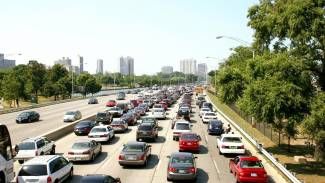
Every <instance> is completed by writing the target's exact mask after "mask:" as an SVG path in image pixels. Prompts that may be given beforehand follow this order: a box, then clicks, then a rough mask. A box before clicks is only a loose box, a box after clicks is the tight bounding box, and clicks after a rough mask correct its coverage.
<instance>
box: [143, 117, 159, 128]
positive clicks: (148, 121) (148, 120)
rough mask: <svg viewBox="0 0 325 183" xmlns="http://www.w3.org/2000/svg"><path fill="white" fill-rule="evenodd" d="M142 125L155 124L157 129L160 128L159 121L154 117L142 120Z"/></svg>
mask: <svg viewBox="0 0 325 183" xmlns="http://www.w3.org/2000/svg"><path fill="white" fill-rule="evenodd" d="M141 120H142V122H141V124H142V123H150V124H153V125H154V126H155V127H157V128H158V120H157V119H156V118H153V117H145V118H141Z"/></svg>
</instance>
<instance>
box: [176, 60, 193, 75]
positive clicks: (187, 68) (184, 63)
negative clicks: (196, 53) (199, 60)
mask: <svg viewBox="0 0 325 183" xmlns="http://www.w3.org/2000/svg"><path fill="white" fill-rule="evenodd" d="M179 63H180V68H179V70H180V72H182V73H184V74H195V75H196V74H197V65H196V60H195V59H193V58H190V59H182V60H180V62H179Z"/></svg>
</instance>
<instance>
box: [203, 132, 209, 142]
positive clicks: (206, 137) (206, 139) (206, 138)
mask: <svg viewBox="0 0 325 183" xmlns="http://www.w3.org/2000/svg"><path fill="white" fill-rule="evenodd" d="M204 137H205V141H206V142H207V143H208V136H207V135H206V134H204Z"/></svg>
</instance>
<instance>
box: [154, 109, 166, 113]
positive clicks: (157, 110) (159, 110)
mask: <svg viewBox="0 0 325 183" xmlns="http://www.w3.org/2000/svg"><path fill="white" fill-rule="evenodd" d="M154 112H164V110H163V109H155V110H154Z"/></svg>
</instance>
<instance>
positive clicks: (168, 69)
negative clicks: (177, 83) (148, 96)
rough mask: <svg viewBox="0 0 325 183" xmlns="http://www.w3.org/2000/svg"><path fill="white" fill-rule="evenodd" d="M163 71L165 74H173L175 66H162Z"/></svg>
mask: <svg viewBox="0 0 325 183" xmlns="http://www.w3.org/2000/svg"><path fill="white" fill-rule="evenodd" d="M161 72H162V73H163V74H171V73H173V67H172V66H163V67H162V68H161Z"/></svg>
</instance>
